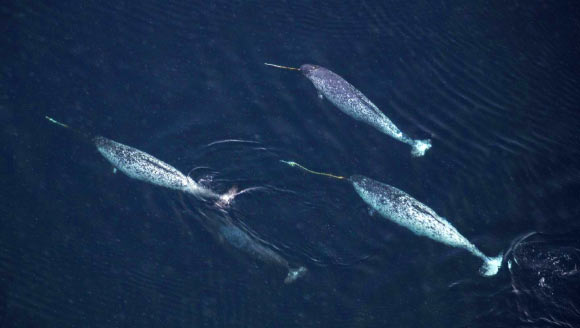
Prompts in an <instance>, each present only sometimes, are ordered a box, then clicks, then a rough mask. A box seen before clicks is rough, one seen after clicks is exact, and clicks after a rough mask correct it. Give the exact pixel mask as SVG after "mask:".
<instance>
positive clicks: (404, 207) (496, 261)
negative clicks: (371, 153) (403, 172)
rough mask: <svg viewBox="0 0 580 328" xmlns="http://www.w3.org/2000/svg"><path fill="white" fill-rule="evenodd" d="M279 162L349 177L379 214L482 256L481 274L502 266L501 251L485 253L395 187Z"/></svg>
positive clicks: (425, 207) (356, 176)
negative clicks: (493, 255) (492, 255)
mask: <svg viewBox="0 0 580 328" xmlns="http://www.w3.org/2000/svg"><path fill="white" fill-rule="evenodd" d="M282 162H284V163H286V164H288V165H290V166H293V167H299V168H301V169H303V170H305V171H307V172H309V173H312V174H318V175H324V176H328V177H331V178H335V179H344V180H347V181H349V182H350V183H351V184H352V186H353V187H354V190H355V191H356V193H357V194H358V195H359V196H360V197H361V198H362V199H363V201H364V202H365V203H367V204H368V205H369V206H370V207H371V208H372V209H373V210H374V211H376V212H378V213H379V214H380V215H381V216H383V217H385V218H387V219H389V220H391V221H393V222H395V223H397V224H399V225H401V226H403V227H405V228H407V229H409V230H411V231H412V232H414V233H415V234H417V235H419V236H425V237H428V238H431V239H433V240H435V241H438V242H440V243H443V244H446V245H449V246H452V247H458V248H463V249H465V250H467V251H468V252H470V253H471V254H473V255H475V256H477V257H479V258H480V259H482V260H483V265H482V266H481V268H480V269H479V272H480V273H481V274H482V275H483V276H493V275H495V274H496V273H497V272H498V270H499V268H500V267H501V264H502V259H503V256H502V255H501V254H500V255H499V256H497V257H488V256H486V255H484V254H483V253H482V252H481V251H480V250H479V249H477V247H476V246H475V245H473V244H472V243H471V242H470V241H469V240H467V238H465V237H463V235H461V233H459V231H457V229H455V227H453V226H452V225H451V223H449V222H448V221H447V220H446V219H445V218H443V217H441V216H439V215H437V213H435V211H433V210H432V209H431V208H429V207H428V206H427V205H425V204H423V203H421V202H419V201H418V200H416V199H415V198H413V197H411V196H410V195H409V194H407V193H405V192H404V191H402V190H400V189H398V188H395V187H393V186H390V185H388V184H385V183H382V182H378V181H375V180H372V179H370V178H367V177H365V176H362V175H353V176H351V177H349V178H346V177H343V176H339V175H333V174H328V173H322V172H316V171H312V170H310V169H307V168H305V167H304V166H302V165H300V164H298V163H296V162H289V161H282Z"/></svg>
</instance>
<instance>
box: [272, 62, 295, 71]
mask: <svg viewBox="0 0 580 328" xmlns="http://www.w3.org/2000/svg"><path fill="white" fill-rule="evenodd" d="M264 65H266V66H272V67H277V68H282V69H289V70H291V71H299V70H300V68H296V67H288V66H282V65H275V64H269V63H264Z"/></svg>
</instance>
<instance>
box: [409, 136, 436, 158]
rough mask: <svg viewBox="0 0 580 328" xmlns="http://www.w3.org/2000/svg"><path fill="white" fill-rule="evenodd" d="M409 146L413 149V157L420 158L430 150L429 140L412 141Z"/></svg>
mask: <svg viewBox="0 0 580 328" xmlns="http://www.w3.org/2000/svg"><path fill="white" fill-rule="evenodd" d="M411 146H412V147H413V149H412V150H411V154H412V155H413V156H415V157H421V156H423V155H425V152H426V151H427V150H429V148H431V139H424V140H414V141H413V144H412V145H411Z"/></svg>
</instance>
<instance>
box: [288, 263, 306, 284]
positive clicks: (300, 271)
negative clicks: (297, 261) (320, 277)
mask: <svg viewBox="0 0 580 328" xmlns="http://www.w3.org/2000/svg"><path fill="white" fill-rule="evenodd" d="M307 271H308V269H306V268H305V267H303V266H301V267H299V268H293V269H292V268H291V269H289V270H288V275H287V276H286V279H284V283H285V284H291V283H293V282H294V281H296V279H298V278H300V277H303V276H304V275H305V274H306V272H307Z"/></svg>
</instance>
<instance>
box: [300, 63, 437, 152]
mask: <svg viewBox="0 0 580 328" xmlns="http://www.w3.org/2000/svg"><path fill="white" fill-rule="evenodd" d="M299 70H300V72H302V74H304V76H306V77H307V78H308V79H309V80H310V81H311V82H312V84H314V87H315V88H316V90H317V91H318V93H319V95H321V96H324V97H325V98H326V99H328V100H329V101H330V102H331V103H333V104H334V105H335V106H336V107H338V108H339V109H340V110H341V111H343V112H344V113H345V114H347V115H349V116H350V117H352V118H354V119H355V120H358V121H361V122H364V123H367V124H369V125H370V126H372V127H374V128H375V129H377V130H379V131H381V132H383V133H385V134H387V135H389V136H391V137H393V138H394V139H396V140H399V141H401V142H404V143H406V144H409V145H411V147H412V150H411V154H412V155H413V156H423V155H424V154H425V152H426V151H427V150H428V149H429V148H431V140H429V139H426V140H414V139H411V138H410V137H409V136H407V135H406V134H405V133H403V132H402V131H401V130H399V128H398V127H397V126H396V125H395V124H394V123H393V122H392V121H391V120H390V119H389V118H388V117H387V116H386V115H385V114H384V113H383V112H381V111H380V110H379V108H378V107H377V106H376V105H375V104H373V103H372V102H371V101H370V100H369V99H368V98H367V97H366V96H365V95H364V94H363V93H362V92H360V91H359V90H358V89H356V88H355V87H354V86H353V85H352V84H350V83H348V82H347V81H346V80H345V79H343V78H342V77H341V76H339V75H338V74H336V73H334V72H332V71H331V70H329V69H326V68H324V67H321V66H316V65H310V64H304V65H302V66H300V69H299Z"/></svg>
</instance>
